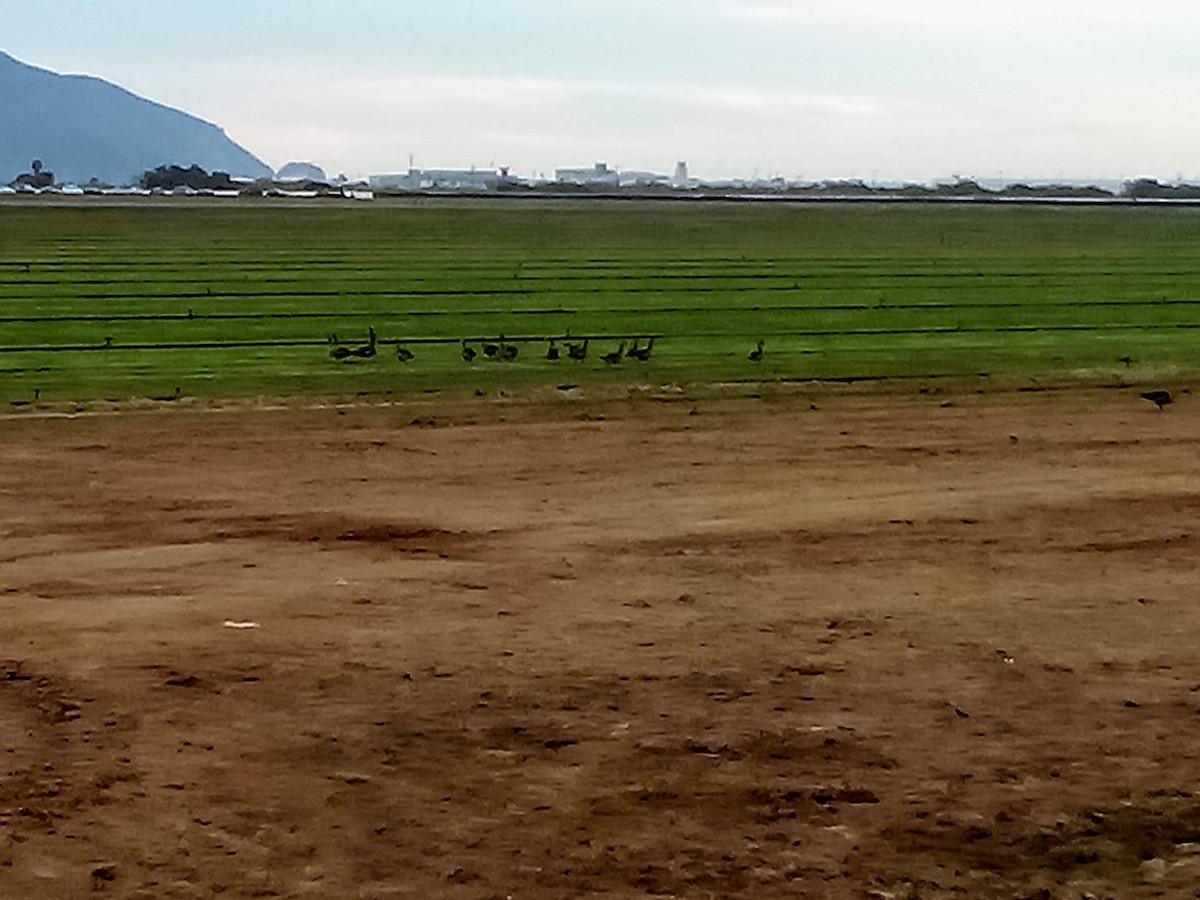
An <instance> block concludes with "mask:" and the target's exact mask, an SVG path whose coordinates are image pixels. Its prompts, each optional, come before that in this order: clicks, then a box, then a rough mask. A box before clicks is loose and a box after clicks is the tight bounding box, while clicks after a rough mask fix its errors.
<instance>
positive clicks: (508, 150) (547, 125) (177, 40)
mask: <svg viewBox="0 0 1200 900" xmlns="http://www.w3.org/2000/svg"><path fill="white" fill-rule="evenodd" d="M3 27H4V38H3V40H0V49H3V50H6V51H7V52H9V53H11V54H12V55H13V56H15V57H17V58H18V59H20V60H22V61H24V62H27V63H31V64H33V65H38V66H42V67H44V68H48V69H52V70H54V71H59V72H71V73H83V74H89V75H96V76H99V77H102V78H105V79H107V80H109V81H113V82H116V83H118V84H120V85H122V86H123V87H125V88H128V89H129V90H131V91H133V92H134V93H137V94H140V95H142V96H145V97H149V98H150V99H152V100H156V101H158V102H160V103H165V104H167V105H169V106H174V107H177V108H180V109H183V110H185V111H187V112H190V113H192V114H193V115H197V116H199V117H201V118H204V119H207V120H209V121H212V122H215V123H217V124H219V125H220V126H221V127H223V128H224V129H225V130H226V132H227V133H228V134H229V136H230V137H232V138H233V139H234V140H236V141H237V142H238V143H240V144H242V145H243V146H245V147H246V148H247V149H249V150H250V151H252V152H253V153H255V154H257V155H258V156H260V157H261V158H262V159H263V160H264V161H265V162H267V163H268V164H269V165H271V166H273V167H276V168H278V167H279V166H281V165H283V164H284V163H285V162H288V161H290V160H304V161H312V162H315V163H317V164H318V165H320V166H322V167H323V168H325V169H326V170H327V171H328V172H329V174H330V175H334V174H337V173H339V172H343V173H345V174H347V175H349V176H350V177H360V176H364V175H368V174H379V173H385V172H398V171H403V170H405V169H407V168H408V164H409V158H410V154H411V157H412V159H413V160H414V161H415V164H416V165H417V167H423V168H452V167H455V168H459V167H461V168H465V167H468V166H477V167H490V166H493V165H495V166H509V167H510V168H511V170H512V171H513V172H514V173H516V174H518V175H531V174H534V173H545V174H547V175H550V174H552V173H553V170H554V168H555V167H558V166H583V165H591V164H592V163H594V162H597V161H601V160H603V161H605V162H607V163H608V164H609V165H611V166H619V167H621V168H625V169H646V170H651V171H657V172H662V173H666V174H669V173H671V172H672V171H673V169H674V166H675V162H676V161H677V160H681V159H683V160H687V161H688V163H689V166H690V170H691V172H692V174H693V175H697V176H700V177H705V178H714V179H715V178H725V177H734V176H753V175H758V176H760V177H766V176H774V175H783V176H785V177H787V178H803V179H814V180H815V179H825V178H863V179H867V180H881V181H902V180H903V181H927V180H930V179H933V178H940V177H949V176H952V175H959V176H963V177H977V178H995V177H1002V178H1005V179H1008V180H1014V179H1020V178H1038V177H1040V178H1084V179H1086V178H1095V179H1099V178H1113V179H1115V178H1132V177H1138V176H1150V177H1158V178H1162V179H1164V180H1175V179H1178V178H1186V179H1200V116H1197V115H1196V114H1195V110H1197V109H1198V108H1200V53H1197V52H1196V51H1197V41H1196V35H1197V34H1200V3H1196V2H1194V0H1186V2H1184V0H1141V2H1138V3H1131V2H1129V0H1119V2H1118V0H603V2H601V0H486V2H484V0H478V2H468V0H440V2H436V3H434V2H410V0H338V2H325V0H303V2H302V0H288V2H285V0H238V2H233V0H207V2H205V3H203V4H190V3H189V4H176V3H163V2H161V0H41V2H39V3H37V4H28V3H26V4H13V5H12V8H8V9H6V10H5V15H4V22H3Z"/></svg>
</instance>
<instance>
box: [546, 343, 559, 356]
mask: <svg viewBox="0 0 1200 900" xmlns="http://www.w3.org/2000/svg"><path fill="white" fill-rule="evenodd" d="M558 356H559V354H558V347H556V346H555V345H554V338H550V346H549V347H547V348H546V359H549V360H555V359H558Z"/></svg>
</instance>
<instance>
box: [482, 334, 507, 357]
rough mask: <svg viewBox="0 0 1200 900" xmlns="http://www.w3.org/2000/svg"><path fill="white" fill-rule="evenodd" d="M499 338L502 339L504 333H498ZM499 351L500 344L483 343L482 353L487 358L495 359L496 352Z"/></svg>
mask: <svg viewBox="0 0 1200 900" xmlns="http://www.w3.org/2000/svg"><path fill="white" fill-rule="evenodd" d="M500 340H504V335H500ZM499 352H500V345H499V344H495V343H492V342H490V341H489V342H488V343H486V344H484V345H483V355H484V356H486V357H487V358H488V359H495V358H496V354H497V353H499Z"/></svg>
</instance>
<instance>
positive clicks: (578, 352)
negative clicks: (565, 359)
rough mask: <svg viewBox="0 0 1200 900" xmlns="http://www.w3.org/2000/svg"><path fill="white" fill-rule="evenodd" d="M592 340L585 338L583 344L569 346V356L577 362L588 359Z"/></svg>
mask: <svg viewBox="0 0 1200 900" xmlns="http://www.w3.org/2000/svg"><path fill="white" fill-rule="evenodd" d="M590 340H591V338H584V339H583V343H582V344H567V356H569V357H571V359H574V360H576V361H578V360H583V359H587V354H588V341H590Z"/></svg>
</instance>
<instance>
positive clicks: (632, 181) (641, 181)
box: [619, 169, 668, 188]
mask: <svg viewBox="0 0 1200 900" xmlns="http://www.w3.org/2000/svg"><path fill="white" fill-rule="evenodd" d="M619 182H620V185H621V187H632V188H645V187H654V186H656V185H666V184H667V183H668V182H667V176H666V175H659V174H658V173H657V172H638V171H636V170H632V169H622V170H621V172H620V175H619Z"/></svg>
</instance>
